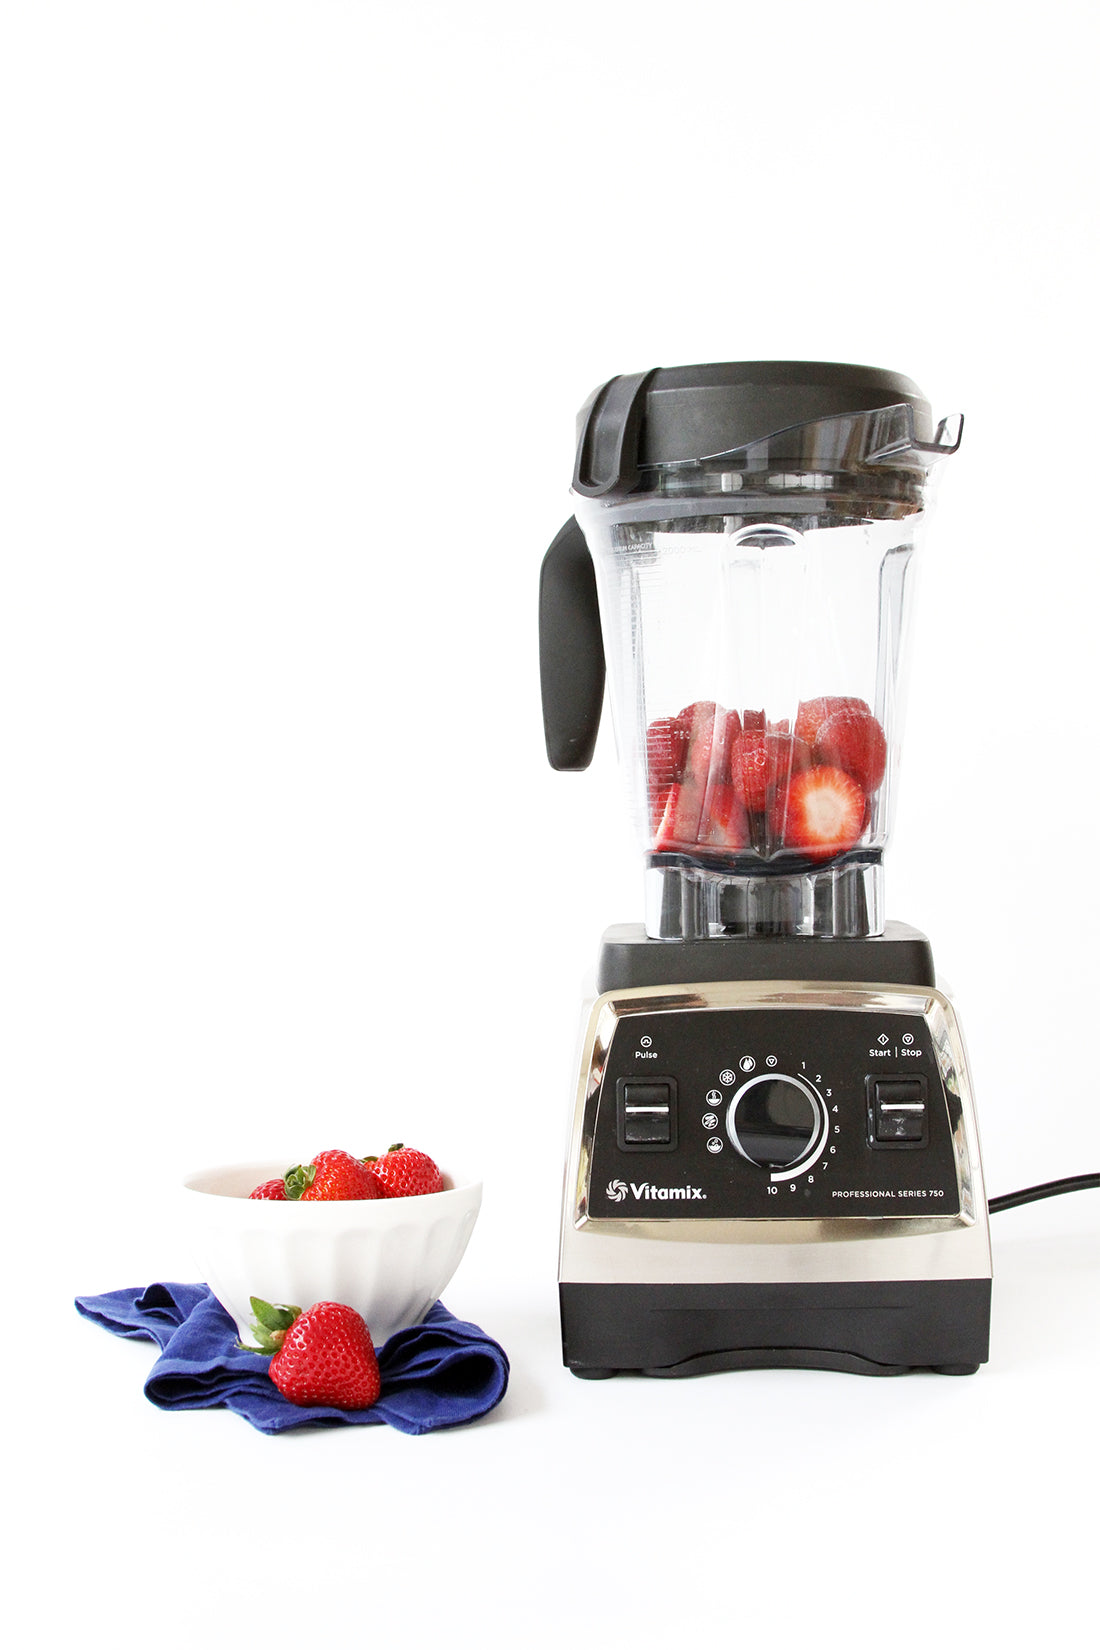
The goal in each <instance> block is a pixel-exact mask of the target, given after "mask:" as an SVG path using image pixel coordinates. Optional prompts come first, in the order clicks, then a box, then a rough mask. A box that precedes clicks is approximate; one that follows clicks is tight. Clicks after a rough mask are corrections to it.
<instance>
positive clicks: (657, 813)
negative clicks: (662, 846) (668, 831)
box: [649, 785, 672, 836]
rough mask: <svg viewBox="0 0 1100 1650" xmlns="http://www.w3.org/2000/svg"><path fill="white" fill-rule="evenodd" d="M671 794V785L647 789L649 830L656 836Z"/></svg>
mask: <svg viewBox="0 0 1100 1650" xmlns="http://www.w3.org/2000/svg"><path fill="white" fill-rule="evenodd" d="M671 793H672V786H671V785H661V786H655V785H651V786H650V787H649V829H650V831H651V833H652V834H653V835H654V836H656V834H657V832H658V831H659V830H660V828H661V821H662V819H663V818H664V817H665V809H666V808H667V807H668V799H669V796H670V795H671Z"/></svg>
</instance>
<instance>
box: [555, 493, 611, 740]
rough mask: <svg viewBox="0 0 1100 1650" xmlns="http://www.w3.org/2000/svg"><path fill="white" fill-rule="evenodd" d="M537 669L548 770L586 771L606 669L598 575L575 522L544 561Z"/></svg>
mask: <svg viewBox="0 0 1100 1650" xmlns="http://www.w3.org/2000/svg"><path fill="white" fill-rule="evenodd" d="M539 665H540V670H541V675H542V722H543V727H544V729H545V731H546V754H547V756H548V757H549V759H550V766H551V767H552V768H557V769H559V770H563V769H564V770H569V769H580V768H587V766H588V764H589V763H590V762H591V760H592V752H593V751H594V749H595V748H596V734H597V732H598V731H599V726H600V711H601V709H602V708H603V684H604V676H605V674H606V668H605V665H604V655H603V632H602V630H601V629H600V606H599V602H598V600H597V597H596V570H595V568H594V567H593V565H592V557H591V555H590V554H589V550H588V545H587V544H586V542H585V537H584V534H583V533H582V532H581V530H580V528H579V527H578V525H577V518H576V517H575V516H570V518H569V520H568V521H567V522H566V524H565V526H564V527H563V528H562V530H561V532H560V533H559V534H558V536H557V538H556V539H555V540H554V542H553V544H552V545H551V546H550V548H549V550H548V551H547V552H546V555H545V556H544V557H543V562H542V576H541V578H540V580H539Z"/></svg>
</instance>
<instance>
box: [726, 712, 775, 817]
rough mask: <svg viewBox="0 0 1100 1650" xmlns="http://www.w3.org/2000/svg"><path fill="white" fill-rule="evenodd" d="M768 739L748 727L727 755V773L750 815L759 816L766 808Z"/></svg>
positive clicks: (761, 730)
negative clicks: (728, 761)
mask: <svg viewBox="0 0 1100 1650" xmlns="http://www.w3.org/2000/svg"><path fill="white" fill-rule="evenodd" d="M767 741H768V736H767V734H766V733H765V731H764V729H763V728H757V727H750V726H749V725H748V713H747V712H746V718H745V731H744V732H743V733H742V735H741V737H740V739H739V740H738V741H737V743H736V744H735V745H734V747H733V750H732V751H731V752H730V774H731V777H732V781H733V784H734V786H735V787H736V789H737V790H738V791H740V793H741V795H742V797H743V798H744V802H745V807H746V808H747V809H748V810H749V812H750V813H754V814H762V813H763V812H764V809H765V808H766V807H767V805H768V743H767Z"/></svg>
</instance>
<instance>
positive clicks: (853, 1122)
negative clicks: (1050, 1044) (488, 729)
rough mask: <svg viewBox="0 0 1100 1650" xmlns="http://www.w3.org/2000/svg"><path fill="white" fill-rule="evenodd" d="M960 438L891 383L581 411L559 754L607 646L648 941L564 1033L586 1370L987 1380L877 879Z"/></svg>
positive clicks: (566, 1292) (929, 1014)
mask: <svg viewBox="0 0 1100 1650" xmlns="http://www.w3.org/2000/svg"><path fill="white" fill-rule="evenodd" d="M960 431H961V419H954V420H944V421H942V422H941V423H939V424H938V425H937V424H934V423H933V420H932V418H931V415H930V412H929V408H928V405H927V403H926V402H925V400H924V399H923V397H922V395H921V394H920V392H919V390H918V389H917V388H916V386H915V385H913V384H912V383H910V382H909V380H908V379H905V378H902V377H899V376H898V375H897V374H894V373H890V372H883V371H879V370H876V369H874V368H867V367H854V366H841V365H833V364H822V363H813V362H791V361H780V362H773V361H765V362H733V363H722V364H717V365H708V366H696V367H677V368H671V369H664V368H662V369H657V370H654V371H651V372H645V373H639V374H635V375H631V376H627V377H620V378H613V379H612V380H611V381H610V382H609V383H607V384H605V385H604V386H603V387H602V388H601V389H599V390H598V391H597V392H596V394H595V395H594V396H592V398H591V399H590V400H589V401H588V403H587V404H586V406H585V407H584V408H583V410H582V412H581V415H580V421H579V440H578V447H577V462H576V471H575V474H574V478H573V492H574V495H575V497H576V518H575V519H574V520H571V521H570V522H569V523H568V524H567V525H566V527H564V528H563V530H562V532H561V533H560V534H559V535H558V537H557V539H556V540H555V542H554V544H553V545H552V547H551V549H550V550H549V552H548V553H547V556H546V560H545V562H544V565H543V573H542V586H541V595H540V623H541V648H542V691H543V705H544V715H545V723H546V738H547V749H548V754H549V757H550V761H551V763H552V764H553V766H554V767H556V768H583V767H585V766H587V764H588V762H589V760H590V758H591V754H592V749H593V745H594V741H595V737H596V730H597V726H598V722H599V717H600V708H601V702H602V697H603V686H604V653H605V649H604V644H605V643H606V653H607V657H608V659H609V661H610V690H611V703H612V709H613V713H614V720H615V727H616V734H617V738H618V744H619V751H620V755H621V758H622V763H623V767H624V771H625V774H626V777H627V779H628V782H629V787H630V793H631V798H632V803H633V810H634V814H635V817H636V821H637V824H638V827H639V831H640V835H641V837H642V839H643V842H644V846H645V851H646V922H645V926H644V928H643V927H642V926H641V925H637V926H621V927H615V928H611V929H609V930H608V932H607V933H606V935H605V936H604V942H603V946H602V949H601V952H600V957H599V965H598V971H597V989H598V991H599V993H600V995H599V996H598V998H597V1000H596V1002H595V1003H594V1005H593V1007H592V1010H591V1014H590V1016H589V1019H588V1024H587V1029H586V1031H585V1033H584V1039H583V1049H582V1055H581V1063H580V1079H579V1083H578V1088H577V1095H576V1104H575V1110H574V1115H573V1125H572V1134H571V1142H570V1147H569V1153H568V1164H567V1170H566V1181H565V1195H564V1205H563V1212H562V1231H561V1256H560V1270H559V1279H560V1293H561V1314H562V1340H563V1348H564V1356H565V1362H566V1364H567V1365H568V1367H569V1368H570V1369H572V1370H573V1372H574V1373H575V1374H577V1375H581V1376H587V1377H595V1376H603V1375H609V1374H613V1373H616V1372H619V1371H625V1370H632V1371H640V1372H644V1373H646V1374H650V1375H666V1376H669V1375H689V1374H696V1373H702V1372H705V1371H708V1370H719V1369H736V1368H746V1367H760V1366H781V1365H796V1366H806V1367H815V1368H825V1369H837V1370H850V1371H854V1372H860V1373H866V1374H897V1373H901V1372H903V1371H908V1370H913V1369H931V1370H937V1371H940V1372H943V1373H951V1374H969V1373H973V1372H974V1371H975V1370H976V1369H977V1367H978V1365H979V1364H980V1363H982V1362H984V1360H985V1359H986V1357H987V1355H988V1334H989V1299H990V1289H991V1282H990V1280H991V1267H990V1250H989V1232H988V1222H987V1211H986V1201H985V1193H984V1188H983V1183H982V1174H981V1164H980V1160H979V1153H978V1136H977V1129H976V1125H975V1118H974V1109H973V1102H972V1098H971V1087H970V1078H969V1070H968V1065H967V1058H966V1052H965V1049H964V1046H963V1042H962V1037H961V1034H960V1031H959V1026H958V1022H957V1020H956V1018H955V1014H954V1011H953V1009H952V1006H951V1003H950V1002H949V1000H948V999H947V997H946V996H945V995H944V994H943V993H942V992H941V991H938V990H937V989H936V982H935V970H934V967H933V963H932V954H931V949H930V947H929V944H928V941H927V940H926V939H925V937H924V936H923V935H922V934H920V933H918V932H917V931H916V930H914V929H912V928H908V927H905V926H903V925H902V924H900V923H896V922H886V921H885V919H884V914H883V888H882V855H883V849H884V847H885V843H886V839H887V836H888V833H889V828H890V821H891V816H892V811H893V804H894V798H895V793H896V788H897V779H898V750H899V740H900V734H901V724H902V710H903V681H904V673H903V665H904V661H905V652H906V641H907V632H908V628H909V617H910V609H911V606H912V595H913V589H912V586H913V571H914V551H915V549H916V546H917V541H918V538H919V536H920V533H921V531H922V528H923V526H924V522H925V518H926V513H927V507H928V500H929V489H930V482H931V476H932V471H933V467H934V466H935V464H936V463H937V462H938V461H939V460H941V459H942V458H943V457H944V456H945V455H947V454H949V453H951V452H954V451H955V449H956V448H957V446H958V440H959V434H960Z"/></svg>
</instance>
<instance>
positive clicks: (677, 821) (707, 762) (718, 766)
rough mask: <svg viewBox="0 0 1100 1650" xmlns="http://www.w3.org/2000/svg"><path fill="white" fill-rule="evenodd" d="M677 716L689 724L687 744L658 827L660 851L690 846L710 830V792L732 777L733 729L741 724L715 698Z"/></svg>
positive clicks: (700, 702)
mask: <svg viewBox="0 0 1100 1650" xmlns="http://www.w3.org/2000/svg"><path fill="white" fill-rule="evenodd" d="M675 720H676V721H677V722H679V723H681V724H686V725H687V728H688V734H687V748H686V750H685V753H684V760H683V772H682V775H681V778H680V779H679V780H678V781H675V782H674V783H673V784H672V785H671V786H670V787H669V790H668V793H667V797H666V801H665V807H664V812H663V814H662V815H661V819H660V823H659V824H658V825H657V827H656V831H655V836H654V847H655V848H656V849H657V851H658V852H663V851H664V850H666V849H668V848H670V847H672V846H676V847H690V846H691V844H692V843H695V842H698V841H700V840H701V834H702V835H705V834H706V833H707V832H708V831H709V829H710V822H709V811H708V805H707V799H708V793H709V792H710V790H711V788H712V787H713V786H714V785H717V784H722V783H724V782H725V781H726V780H727V779H728V777H729V744H730V733H731V729H733V728H736V727H739V726H740V723H739V720H738V718H737V717H736V714H734V715H733V716H732V718H731V714H730V712H729V711H726V710H723V708H722V706H721V705H716V704H715V703H714V702H713V700H700V701H699V702H698V703H696V704H694V705H688V706H687V707H686V709H684V710H682V711H681V712H680V715H679V716H678V717H676V718H675ZM653 802H654V803H655V802H656V798H653Z"/></svg>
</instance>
